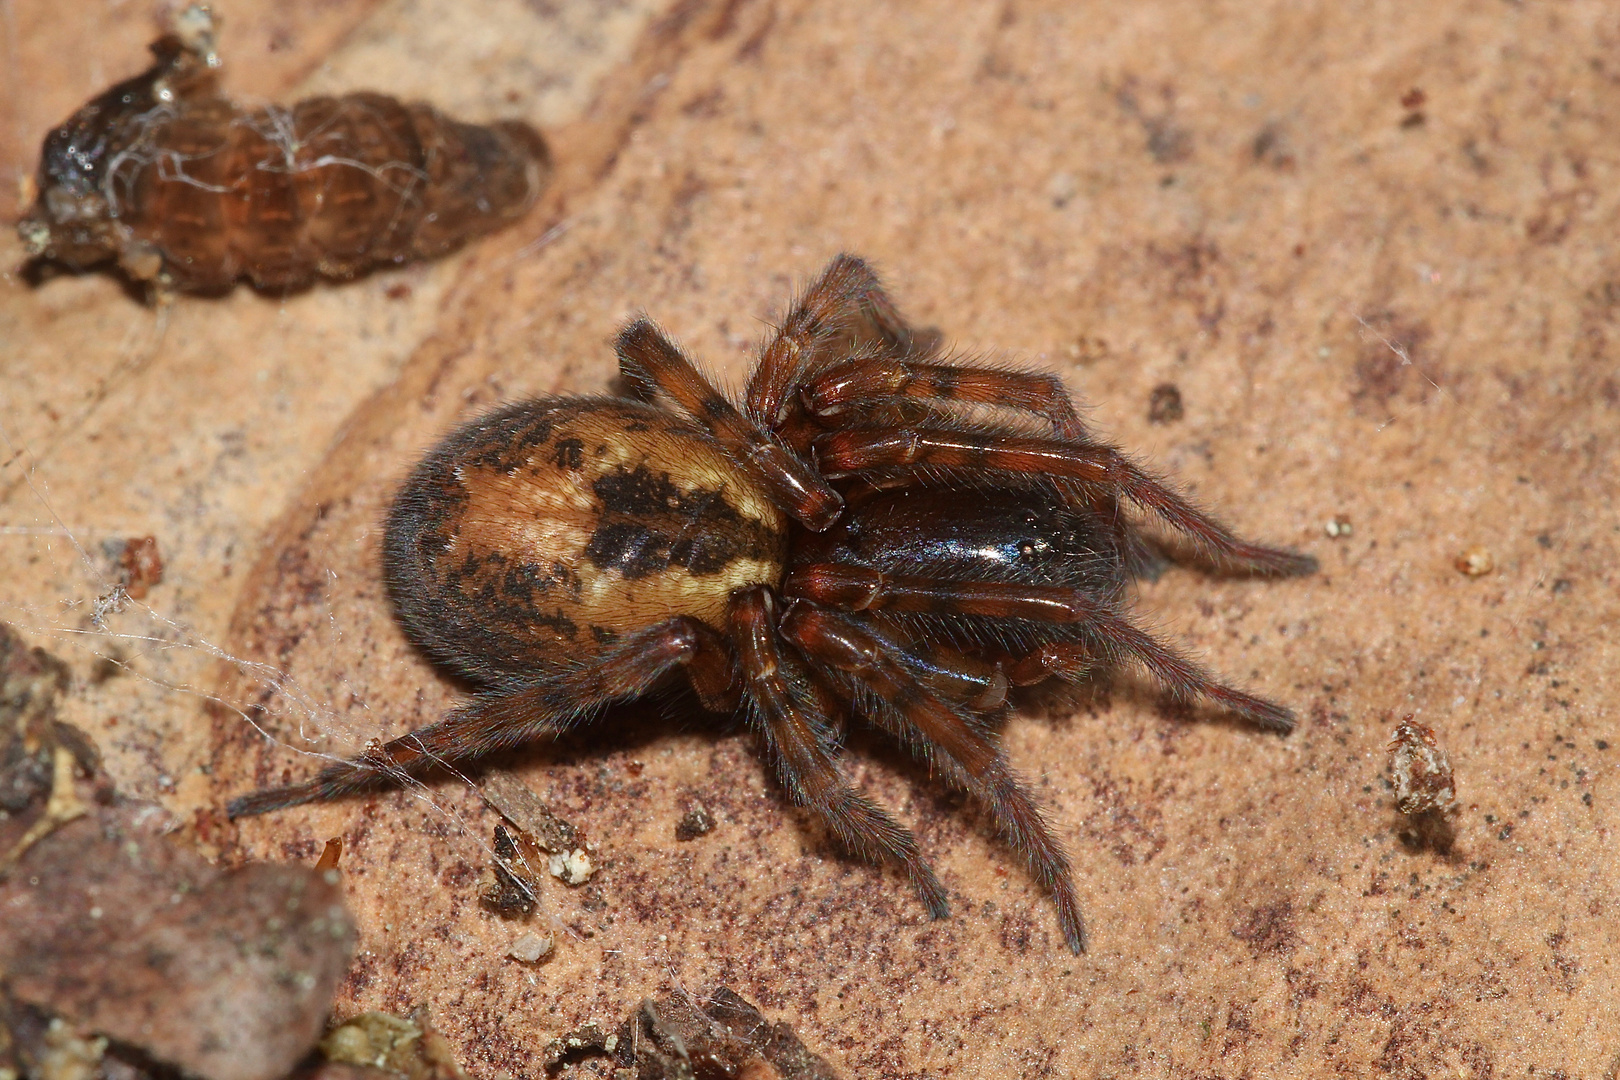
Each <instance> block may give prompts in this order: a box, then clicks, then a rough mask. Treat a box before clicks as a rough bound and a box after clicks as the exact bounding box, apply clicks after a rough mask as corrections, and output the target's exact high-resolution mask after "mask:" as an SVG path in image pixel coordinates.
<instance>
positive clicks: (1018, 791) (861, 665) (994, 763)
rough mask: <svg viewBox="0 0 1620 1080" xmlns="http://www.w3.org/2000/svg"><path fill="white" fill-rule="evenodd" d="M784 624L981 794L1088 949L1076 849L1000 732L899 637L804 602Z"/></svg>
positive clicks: (932, 759) (912, 742)
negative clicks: (1008, 753)
mask: <svg viewBox="0 0 1620 1080" xmlns="http://www.w3.org/2000/svg"><path fill="white" fill-rule="evenodd" d="M781 631H782V634H783V636H784V637H786V638H787V639H788V640H789V641H790V642H792V643H793V645H794V646H795V647H797V648H798V649H799V650H800V651H801V652H803V653H804V654H805V655H806V656H808V657H810V658H812V659H814V660H819V661H821V662H822V663H824V664H826V665H828V666H829V667H831V668H833V669H835V670H837V671H841V672H844V673H845V674H846V675H847V676H848V677H849V678H850V679H851V680H852V681H853V682H854V683H855V684H856V686H858V687H864V688H866V689H867V690H868V691H870V695H868V696H870V697H872V698H874V699H875V703H876V705H877V707H876V708H875V709H873V710H872V719H873V720H874V721H876V722H877V723H878V724H880V725H882V726H884V727H886V728H888V729H889V730H890V732H891V733H892V734H894V735H895V736H896V737H897V738H899V739H900V740H901V741H902V742H904V743H905V744H907V745H908V746H911V747H913V748H914V749H915V748H923V749H926V750H927V751H928V753H927V756H926V760H928V761H929V763H930V764H932V765H934V766H940V767H943V768H942V771H944V772H945V773H946V774H947V776H949V777H950V778H952V779H953V780H954V781H955V782H956V783H958V784H959V785H961V786H962V787H964V788H966V789H967V790H968V791H969V792H971V793H972V794H973V795H975V796H977V797H978V798H979V799H980V800H981V801H982V802H983V803H984V804H985V806H986V807H987V808H988V809H989V811H990V816H991V818H992V819H993V820H994V821H995V823H996V825H997V827H998V828H999V829H1000V830H1001V833H1002V835H1003V836H1004V837H1005V838H1006V840H1007V842H1008V843H1009V844H1011V845H1012V847H1013V849H1014V850H1015V851H1018V852H1019V853H1020V854H1022V855H1023V856H1024V858H1025V860H1026V861H1027V862H1028V864H1029V868H1030V872H1031V873H1033V874H1034V875H1035V879H1036V881H1038V882H1039V883H1040V884H1041V886H1042V887H1043V888H1045V889H1046V890H1047V891H1048V892H1049V893H1051V896H1052V899H1053V901H1054V902H1055V904H1056V905H1057V911H1058V925H1059V926H1060V928H1061V929H1062V931H1063V938H1064V941H1065V942H1067V944H1068V946H1069V948H1070V949H1071V950H1072V951H1074V952H1076V953H1082V952H1084V951H1085V949H1086V930H1085V920H1084V919H1083V918H1082V917H1081V914H1080V898H1079V895H1078V894H1077V893H1076V892H1075V888H1074V881H1073V880H1072V879H1071V877H1070V875H1069V857H1068V855H1067V854H1066V853H1065V852H1064V850H1063V846H1062V845H1061V844H1060V843H1058V841H1057V839H1056V838H1055V837H1054V836H1053V835H1052V832H1051V829H1050V828H1049V827H1048V826H1047V823H1046V820H1045V819H1044V818H1043V817H1042V816H1041V812H1040V810H1039V809H1038V808H1037V807H1036V805H1035V800H1034V797H1033V796H1031V795H1030V793H1029V791H1028V789H1026V788H1025V787H1024V785H1023V784H1022V783H1020V782H1019V779H1018V777H1017V776H1016V774H1014V773H1013V771H1012V770H1011V769H1009V768H1008V767H1007V761H1006V758H1005V757H1004V756H1003V755H1002V752H1001V750H1000V748H999V747H998V746H997V745H996V744H995V742H994V740H993V737H992V736H991V735H990V734H989V733H987V732H984V731H982V730H980V725H978V724H976V723H975V722H974V720H973V719H972V718H971V717H968V716H966V715H964V714H962V713H961V712H959V711H958V710H957V709H956V708H954V707H953V706H951V705H950V704H948V703H947V702H945V701H944V700H942V699H941V698H939V697H937V696H935V695H934V694H933V693H932V692H931V691H930V690H929V689H928V688H927V687H925V686H924V685H923V684H922V683H921V682H919V681H918V679H917V678H916V676H914V675H913V674H912V673H911V672H910V671H909V670H908V669H907V668H906V667H905V665H904V664H902V663H901V662H900V661H899V660H896V659H895V658H894V657H895V656H897V655H901V654H902V653H903V650H902V648H901V646H900V644H899V643H897V642H893V641H887V640H884V639H882V638H880V637H879V636H878V635H877V634H876V633H875V632H874V631H873V630H872V629H870V628H868V627H864V626H862V625H861V624H860V623H858V622H856V621H855V620H853V619H851V618H849V617H848V616H845V615H840V614H838V613H837V612H834V611H829V610H827V609H824V608H818V607H815V606H813V605H811V604H805V603H800V604H796V605H794V606H793V607H791V608H790V609H789V610H788V612H787V613H786V614H785V615H784V616H783V618H782V623H781Z"/></svg>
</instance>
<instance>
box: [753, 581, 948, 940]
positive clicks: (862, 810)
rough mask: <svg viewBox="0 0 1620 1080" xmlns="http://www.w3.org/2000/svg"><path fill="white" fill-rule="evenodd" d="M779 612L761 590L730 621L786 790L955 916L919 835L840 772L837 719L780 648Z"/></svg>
mask: <svg viewBox="0 0 1620 1080" xmlns="http://www.w3.org/2000/svg"><path fill="white" fill-rule="evenodd" d="M774 607H775V605H774V602H773V599H772V597H771V594H770V592H769V590H768V589H767V588H766V587H765V586H763V585H756V586H754V587H752V588H749V589H746V590H743V591H741V592H739V593H737V594H736V595H735V596H734V597H733V598H732V601H731V606H730V609H729V612H728V618H729V622H730V626H731V640H732V641H733V642H734V643H735V645H736V649H737V653H738V657H739V659H740V661H741V664H742V672H743V681H744V683H745V684H746V686H747V688H748V700H749V702H750V704H751V706H752V708H751V709H750V711H751V712H752V714H753V717H754V720H755V726H756V728H757V729H758V730H759V732H760V733H761V735H762V736H763V737H764V740H765V744H766V746H767V748H768V749H769V751H770V753H771V756H772V758H774V759H775V761H776V767H777V773H778V775H779V776H780V777H781V780H782V786H783V787H785V788H786V789H787V791H788V794H789V796H791V797H792V799H793V801H794V802H795V803H797V804H798V805H800V806H802V807H804V808H805V809H807V810H809V811H810V812H811V813H813V814H815V815H816V816H817V817H819V818H820V819H821V820H822V821H823V822H824V823H825V824H826V825H827V827H828V828H829V829H830V830H832V833H833V835H834V836H835V837H836V838H837V839H838V841H839V842H840V843H842V844H843V845H844V847H845V848H846V849H847V850H849V851H850V852H852V853H853V854H855V855H857V856H859V857H860V858H862V859H865V860H866V861H868V862H880V861H881V860H882V859H884V858H885V857H887V858H890V859H893V860H894V861H895V862H897V863H899V864H900V865H901V866H903V867H905V870H906V874H907V875H908V876H909V877H910V878H911V884H912V887H913V888H915V889H916V890H917V894H918V895H919V896H921V897H922V902H923V904H924V905H925V906H926V907H927V908H928V913H929V914H930V915H932V916H933V917H934V918H936V919H943V918H945V917H946V916H947V915H949V914H950V905H949V904H948V903H947V901H946V899H945V888H944V886H942V885H941V884H940V883H939V879H938V878H937V877H935V876H934V871H933V870H932V868H930V867H929V865H928V863H927V861H926V860H924V859H923V857H922V853H921V852H920V851H919V850H918V848H917V839H916V837H915V836H913V835H912V833H911V831H910V830H909V829H907V828H906V827H905V826H904V825H901V824H900V823H899V822H897V821H895V820H894V819H893V818H892V817H890V816H889V815H888V814H887V813H885V812H884V811H883V809H882V808H881V807H879V806H878V805H877V804H876V803H874V802H872V800H870V799H868V798H867V797H866V796H865V795H862V794H861V793H860V792H858V791H856V790H855V789H854V788H852V787H850V786H849V785H848V784H847V783H845V782H844V780H843V778H842V777H841V776H840V775H839V772H838V765H837V762H836V760H835V758H834V753H833V747H834V740H833V735H832V726H831V722H830V719H829V718H828V716H827V715H826V713H825V711H824V710H823V708H822V706H821V703H820V702H819V701H817V700H816V695H815V694H814V693H813V692H810V676H809V673H808V672H807V671H805V670H804V669H803V665H801V664H799V663H798V661H796V660H795V659H794V658H793V657H791V656H785V655H783V654H782V652H781V650H780V649H779V648H778V646H777V637H776V617H775V616H776V613H775V610H774Z"/></svg>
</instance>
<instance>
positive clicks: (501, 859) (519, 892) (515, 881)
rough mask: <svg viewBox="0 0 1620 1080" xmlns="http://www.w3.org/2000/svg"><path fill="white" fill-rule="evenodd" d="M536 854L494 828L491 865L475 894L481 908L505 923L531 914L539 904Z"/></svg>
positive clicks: (502, 828) (500, 827)
mask: <svg viewBox="0 0 1620 1080" xmlns="http://www.w3.org/2000/svg"><path fill="white" fill-rule="evenodd" d="M540 865H542V863H541V861H540V852H539V851H538V849H536V848H535V846H534V845H533V844H532V843H529V842H527V841H525V840H524V839H523V838H522V837H518V838H514V837H513V836H512V834H511V833H510V832H508V831H507V829H506V826H504V825H497V826H495V861H494V864H493V866H492V867H491V870H490V874H489V877H488V878H487V879H486V880H485V882H484V885H483V887H482V888H481V889H480V890H479V894H478V898H479V900H481V901H482V902H483V904H484V906H485V907H487V908H489V909H490V910H491V911H494V912H495V913H496V914H497V915H501V916H503V917H505V918H508V919H515V918H520V917H521V916H524V915H528V914H530V913H532V912H533V911H534V909H535V905H536V904H538V903H539V901H540V878H539V875H538V874H537V873H536V868H537V867H539V866H540Z"/></svg>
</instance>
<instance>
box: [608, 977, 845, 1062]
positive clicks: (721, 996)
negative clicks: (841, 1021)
mask: <svg viewBox="0 0 1620 1080" xmlns="http://www.w3.org/2000/svg"><path fill="white" fill-rule="evenodd" d="M616 1049H618V1051H619V1056H620V1059H621V1062H623V1063H624V1064H627V1065H629V1066H631V1067H633V1068H634V1069H635V1070H636V1071H635V1072H634V1073H633V1074H632V1075H635V1076H637V1077H639V1078H641V1080H665V1078H669V1080H675V1078H677V1077H683V1078H684V1077H692V1078H694V1080H706V1078H715V1080H719V1078H722V1077H724V1078H730V1077H749V1078H755V1077H757V1078H759V1080H765V1078H767V1077H770V1078H772V1080H774V1078H777V1077H780V1078H781V1080H835V1078H836V1077H837V1076H838V1073H837V1072H836V1071H835V1070H834V1069H833V1067H832V1065H831V1064H829V1063H828V1062H827V1061H826V1059H824V1058H822V1057H819V1056H818V1055H816V1054H813V1053H811V1052H810V1050H808V1049H807V1048H806V1047H805V1045H804V1043H803V1042H802V1041H800V1039H799V1037H798V1035H797V1034H795V1033H794V1031H793V1028H792V1026H791V1025H789V1024H787V1023H777V1024H772V1023H771V1022H770V1021H769V1020H766V1019H765V1017H764V1015H762V1014H761V1013H760V1011H759V1010H758V1009H756V1008H754V1006H753V1005H750V1004H749V1003H748V1002H747V1001H745V1000H743V998H742V997H740V996H739V995H738V994H736V993H735V992H733V991H731V990H729V989H727V988H726V987H723V986H722V987H720V988H719V989H717V990H715V991H714V993H713V994H711V995H709V998H708V1000H707V1001H696V1000H693V999H692V998H691V996H690V995H672V996H670V997H668V998H664V999H661V1000H657V1001H654V1000H653V999H651V998H649V999H647V1000H645V1001H643V1002H642V1003H641V1008H640V1009H639V1010H637V1012H636V1015H635V1016H633V1017H631V1019H630V1022H629V1025H628V1030H627V1031H626V1032H625V1034H624V1035H623V1036H621V1038H620V1039H619V1046H618V1047H617V1048H616ZM609 1052H610V1053H611V1052H612V1050H611V1049H610V1050H609Z"/></svg>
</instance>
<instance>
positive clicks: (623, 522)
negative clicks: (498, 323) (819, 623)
mask: <svg viewBox="0 0 1620 1080" xmlns="http://www.w3.org/2000/svg"><path fill="white" fill-rule="evenodd" d="M786 530H787V523H786V519H785V518H784V517H783V515H782V512H781V511H780V510H778V509H777V508H776V506H775V505H774V504H773V503H772V502H771V500H770V498H769V496H768V495H767V494H766V493H765V491H764V490H763V489H762V488H761V486H760V485H759V484H758V482H757V481H756V480H754V479H753V478H752V477H751V476H750V475H749V474H748V473H746V472H743V471H742V470H740V469H738V467H737V466H736V465H735V464H733V463H732V462H731V460H730V459H729V458H728V457H727V455H726V453H725V451H724V450H723V449H722V448H721V447H720V446H719V444H718V443H716V442H715V441H714V440H713V439H712V438H711V437H709V436H708V435H706V434H704V433H703V432H701V431H699V430H698V429H697V428H696V427H694V426H692V425H691V424H690V423H688V422H686V421H684V420H682V419H681V418H679V417H677V416H675V415H673V414H671V413H669V412H666V411H664V410H662V409H660V408H658V407H656V406H654V405H651V404H644V403H641V402H636V401H627V400H622V399H608V398H549V399H540V400H535V401H524V402H518V403H516V404H513V405H508V406H505V407H503V408H501V409H497V410H496V411H494V412H492V413H489V414H488V415H486V416H483V417H480V418H479V419H477V420H474V421H473V422H471V423H470V424H467V425H466V426H465V427H463V428H461V429H460V430H459V431H456V432H454V433H453V434H451V435H450V436H449V437H448V438H447V439H445V440H444V442H442V443H441V444H440V445H439V446H438V447H437V448H436V449H435V450H433V451H432V452H431V453H430V454H429V455H428V456H427V457H426V458H425V459H424V460H423V461H422V463H421V464H420V465H419V466H418V467H417V469H416V472H415V473H414V474H413V475H412V476H411V478H410V479H409V480H408V481H407V482H406V484H405V486H404V488H403V489H402V490H401V492H400V495H399V498H398V500H397V501H396V502H395V503H394V507H393V510H392V512H391V513H390V515H389V518H388V526H387V538H386V542H385V552H384V569H385V573H386V574H387V577H388V581H389V585H390V589H391V591H392V593H393V597H394V602H395V604H396V606H397V607H398V609H399V612H400V617H401V619H402V620H403V622H404V624H405V627H406V629H407V630H408V631H409V632H410V633H411V636H412V637H413V638H415V639H416V640H417V641H418V642H420V643H421V644H422V645H423V646H424V647H426V648H427V649H428V651H429V652H430V653H432V654H433V655H434V656H436V657H438V658H439V659H441V660H444V661H446V662H448V663H450V664H452V665H453V666H455V667H457V668H459V669H460V670H462V671H463V672H465V673H466V674H468V675H469V676H472V677H474V678H477V679H480V680H483V681H497V680H500V679H502V678H510V677H514V676H516V677H522V678H527V679H532V678H535V677H536V676H538V675H541V674H544V673H545V672H547V671H552V670H557V669H559V668H562V667H566V666H570V665H577V664H578V663H581V662H584V661H588V660H591V659H594V658H595V657H597V656H600V655H601V654H602V652H603V651H604V649H605V648H606V647H607V646H608V645H611V644H612V643H613V642H614V641H616V640H618V639H619V638H620V636H622V635H624V634H626V633H629V632H631V631H636V630H641V629H643V628H645V627H647V626H651V625H653V624H655V623H658V622H660V621H662V620H664V619H668V618H672V617H674V616H677V615H687V616H691V617H693V618H695V619H698V620H700V621H701V622H704V623H707V624H708V625H709V626H711V627H714V628H720V627H724V626H725V618H726V605H727V602H728V600H729V599H730V596H731V593H732V591H733V590H735V589H739V588H742V587H744V586H747V585H754V584H761V583H768V584H771V585H774V584H776V583H777V582H778V581H780V580H781V577H782V568H783V562H784V559H785V557H786V544H787V540H786Z"/></svg>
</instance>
